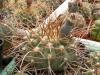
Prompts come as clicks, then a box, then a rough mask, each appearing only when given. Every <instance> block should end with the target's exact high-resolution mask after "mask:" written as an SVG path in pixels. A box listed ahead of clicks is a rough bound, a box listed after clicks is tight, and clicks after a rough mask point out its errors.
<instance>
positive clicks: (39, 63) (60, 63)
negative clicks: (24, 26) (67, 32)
mask: <svg viewBox="0 0 100 75" xmlns="http://www.w3.org/2000/svg"><path fill="white" fill-rule="evenodd" d="M72 42H73V40H72V39H71V38H70V39H68V38H67V39H63V40H62V39H58V40H57V41H50V40H49V39H48V38H47V36H44V37H42V36H41V35H39V34H35V35H34V36H33V37H32V39H31V45H30V44H26V45H24V46H23V47H22V48H24V50H26V52H29V51H31V52H30V53H29V54H28V55H27V56H26V58H25V61H26V62H28V63H29V62H32V64H31V66H32V65H33V67H35V68H36V69H37V70H39V69H41V70H42V69H44V68H45V69H49V70H50V69H52V70H54V71H56V70H58V71H61V70H63V69H64V67H66V63H69V64H70V63H71V62H72V61H75V60H76V55H75V53H74V52H75V51H74V50H73V49H71V43H72ZM22 53H25V51H24V52H22Z"/></svg>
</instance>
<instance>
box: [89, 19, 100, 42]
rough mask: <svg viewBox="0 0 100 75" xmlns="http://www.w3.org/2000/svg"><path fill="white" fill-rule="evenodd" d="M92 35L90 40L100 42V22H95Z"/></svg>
mask: <svg viewBox="0 0 100 75" xmlns="http://www.w3.org/2000/svg"><path fill="white" fill-rule="evenodd" d="M90 35H91V36H90V38H92V39H94V40H97V41H100V20H96V21H95V23H94V25H93V28H92V31H91V33H90Z"/></svg>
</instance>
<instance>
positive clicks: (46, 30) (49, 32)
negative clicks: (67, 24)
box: [41, 15, 63, 40]
mask: <svg viewBox="0 0 100 75" xmlns="http://www.w3.org/2000/svg"><path fill="white" fill-rule="evenodd" d="M62 18H63V17H62V15H60V16H58V18H57V19H56V20H55V21H54V22H50V21H49V23H48V25H47V26H46V27H45V26H44V25H43V26H41V29H42V36H47V37H48V38H49V40H56V39H58V38H59V31H60V28H61V25H62V22H63V19H62Z"/></svg>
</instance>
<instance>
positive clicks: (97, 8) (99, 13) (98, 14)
mask: <svg viewBox="0 0 100 75" xmlns="http://www.w3.org/2000/svg"><path fill="white" fill-rule="evenodd" d="M92 13H93V18H94V19H95V20H97V19H100V1H99V0H96V2H95V3H94V4H93V12H92Z"/></svg>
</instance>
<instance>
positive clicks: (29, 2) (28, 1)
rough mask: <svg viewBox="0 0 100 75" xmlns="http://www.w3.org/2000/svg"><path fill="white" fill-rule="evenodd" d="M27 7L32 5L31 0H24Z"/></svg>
mask: <svg viewBox="0 0 100 75" xmlns="http://www.w3.org/2000/svg"><path fill="white" fill-rule="evenodd" d="M26 3H27V7H28V8H29V7H30V6H31V5H32V0H26Z"/></svg>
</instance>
